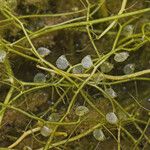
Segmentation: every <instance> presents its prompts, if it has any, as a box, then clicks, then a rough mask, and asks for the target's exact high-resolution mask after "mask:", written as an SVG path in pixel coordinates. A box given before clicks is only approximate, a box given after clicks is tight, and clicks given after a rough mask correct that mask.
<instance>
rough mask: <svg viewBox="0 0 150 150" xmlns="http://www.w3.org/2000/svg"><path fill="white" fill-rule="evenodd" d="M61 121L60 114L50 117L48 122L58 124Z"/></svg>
mask: <svg viewBox="0 0 150 150" xmlns="http://www.w3.org/2000/svg"><path fill="white" fill-rule="evenodd" d="M59 120H60V115H59V114H58V113H52V114H51V115H50V116H49V117H48V121H51V122H57V121H59Z"/></svg>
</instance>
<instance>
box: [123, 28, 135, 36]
mask: <svg viewBox="0 0 150 150" xmlns="http://www.w3.org/2000/svg"><path fill="white" fill-rule="evenodd" d="M133 30H134V26H133V25H127V26H125V27H124V29H123V34H124V35H126V36H130V35H132V34H133Z"/></svg>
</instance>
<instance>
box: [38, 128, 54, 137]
mask: <svg viewBox="0 0 150 150" xmlns="http://www.w3.org/2000/svg"><path fill="white" fill-rule="evenodd" d="M52 131H53V130H52V129H50V128H48V127H47V126H43V127H42V128H41V132H40V133H41V135H43V136H45V137H47V136H49V135H50V134H51V133H52Z"/></svg>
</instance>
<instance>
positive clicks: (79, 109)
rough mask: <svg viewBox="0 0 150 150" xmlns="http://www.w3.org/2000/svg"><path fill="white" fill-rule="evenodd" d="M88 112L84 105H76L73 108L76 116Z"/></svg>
mask: <svg viewBox="0 0 150 150" xmlns="http://www.w3.org/2000/svg"><path fill="white" fill-rule="evenodd" d="M88 112H89V109H88V108H87V107H86V106H78V107H77V108H76V110H75V114H76V115H77V116H84V115H86V114H87V113H88Z"/></svg>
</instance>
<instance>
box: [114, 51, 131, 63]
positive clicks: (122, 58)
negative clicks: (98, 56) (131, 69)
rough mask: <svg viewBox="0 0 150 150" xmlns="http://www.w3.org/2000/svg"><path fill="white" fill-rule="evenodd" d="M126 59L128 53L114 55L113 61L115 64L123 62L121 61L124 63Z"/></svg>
mask: <svg viewBox="0 0 150 150" xmlns="http://www.w3.org/2000/svg"><path fill="white" fill-rule="evenodd" d="M128 57H129V53H128V52H121V53H117V54H115V56H114V60H115V61H116V62H123V61H125V60H126V59H127V58H128Z"/></svg>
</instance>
